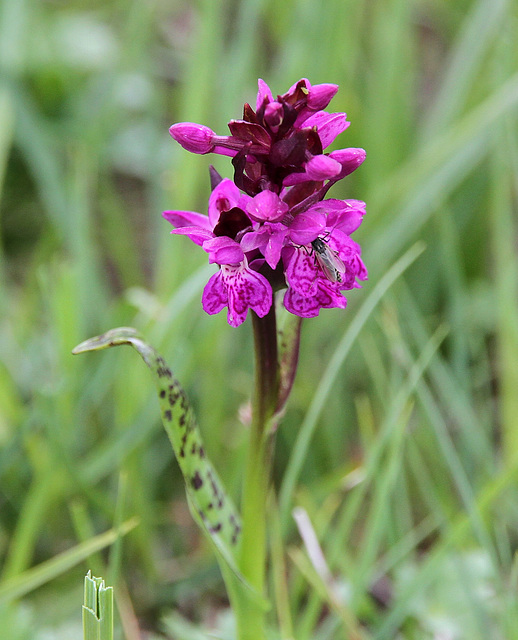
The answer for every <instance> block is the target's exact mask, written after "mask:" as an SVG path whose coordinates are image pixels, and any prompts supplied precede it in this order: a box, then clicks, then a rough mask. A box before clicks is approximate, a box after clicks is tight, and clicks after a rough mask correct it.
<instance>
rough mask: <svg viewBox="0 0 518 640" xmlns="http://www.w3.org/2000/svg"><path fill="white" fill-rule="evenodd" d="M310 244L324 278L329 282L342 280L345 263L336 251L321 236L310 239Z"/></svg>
mask: <svg viewBox="0 0 518 640" xmlns="http://www.w3.org/2000/svg"><path fill="white" fill-rule="evenodd" d="M311 246H312V247H313V251H314V252H315V258H316V259H317V262H318V266H319V267H320V268H321V269H322V271H323V272H324V275H325V276H326V278H327V279H328V280H330V281H331V282H342V276H343V274H344V273H345V265H344V263H343V262H342V261H341V260H340V258H339V257H338V254H337V253H336V251H332V250H331V249H330V248H329V247H328V246H327V244H326V243H325V242H324V240H322V238H316V239H315V240H312V242H311Z"/></svg>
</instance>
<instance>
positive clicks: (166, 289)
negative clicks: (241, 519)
mask: <svg viewBox="0 0 518 640" xmlns="http://www.w3.org/2000/svg"><path fill="white" fill-rule="evenodd" d="M517 28H518V14H517V8H516V3H515V2H512V0H462V1H461V2H446V1H444V0H443V1H438V2H429V1H426V0H418V1H417V2H406V1H405V0H380V1H379V2H367V1H366V0H365V1H364V0H345V1H344V0H328V2H326V3H317V2H306V1H303V0H289V1H287V2H284V3H281V2H273V1H271V0H260V1H257V0H241V1H232V2H230V1H229V0H222V1H221V2H214V1H213V0H199V1H198V2H195V3H193V2H184V1H182V0H178V1H177V2H175V3H171V2H167V1H166V0H154V1H153V2H133V1H129V2H118V1H116V0H107V1H105V2H99V1H98V0H88V1H87V2H77V1H72V2H67V3H59V2H41V0H17V1H16V2H13V1H8V0H6V1H4V2H1V3H0V231H1V244H0V487H1V489H0V559H1V571H2V573H1V575H0V593H1V594H2V596H5V597H6V599H8V600H9V602H8V603H5V604H3V605H1V606H0V629H8V630H9V631H10V637H12V638H20V639H22V638H31V640H32V639H35V640H38V639H39V638H44V637H48V636H49V634H50V635H52V637H55V638H59V637H78V636H77V632H76V629H77V624H78V621H79V616H78V613H77V611H78V602H80V598H81V594H80V588H79V586H80V585H81V584H82V579H83V576H84V574H85V572H86V570H88V569H89V568H90V567H92V569H93V570H94V572H95V573H96V574H97V575H105V576H107V577H108V579H109V580H110V583H111V584H114V585H115V588H116V593H120V594H121V598H117V609H118V611H119V614H118V615H119V618H118V619H117V614H116V628H119V629H122V628H123V625H122V624H121V619H122V622H124V623H125V624H126V626H125V627H124V629H125V630H124V632H121V633H124V634H126V637H128V638H130V637H131V635H130V634H131V628H132V626H131V624H133V623H134V622H136V621H137V620H139V619H140V620H142V621H143V622H142V626H143V627H147V628H149V627H152V628H153V629H154V630H155V631H156V632H157V633H158V631H159V630H160V629H163V630H164V632H165V633H168V634H169V636H170V637H196V636H195V633H194V632H193V631H192V629H193V627H194V628H196V629H197V633H198V635H199V636H200V637H204V636H206V635H207V633H208V632H209V631H211V632H216V633H218V634H219V635H220V636H221V637H229V638H232V637H233V635H232V621H231V620H229V617H228V615H227V614H226V613H227V612H226V602H225V601H224V600H222V598H221V596H222V594H223V587H222V583H221V578H220V574H219V572H218V570H217V568H216V566H215V563H214V560H213V556H212V552H211V548H210V545H208V544H206V542H205V541H204V539H203V537H201V536H199V535H198V532H197V528H196V526H195V525H194V524H193V523H192V521H191V519H190V517H189V514H188V513H187V507H186V503H185V494H184V490H183V480H182V475H181V472H180V470H179V468H178V466H177V464H176V462H174V460H173V457H172V453H171V449H170V446H169V443H168V441H167V436H166V435H165V434H164V433H163V429H162V427H161V426H160V423H159V412H158V410H157V405H156V398H155V397H154V394H153V393H152V392H151V391H150V384H149V380H148V377H147V372H146V371H145V370H143V368H142V367H141V366H139V363H135V359H134V357H133V356H132V354H127V353H125V352H124V350H116V351H115V352H114V353H111V352H110V353H107V354H104V355H103V357H102V358H100V357H98V356H95V355H91V354H89V355H85V356H83V357H82V358H73V357H72V356H71V354H70V350H71V349H72V347H73V346H74V345H75V344H77V343H79V342H81V341H82V340H84V339H85V338H87V337H88V336H90V335H96V334H98V333H102V332H104V331H106V330H107V329H109V328H110V327H113V326H121V325H133V326H136V327H138V329H139V331H141V332H142V333H143V334H144V335H146V337H147V338H148V339H149V341H150V342H151V343H152V344H153V345H155V346H156V348H157V349H158V351H159V352H160V353H163V355H164V357H165V358H166V360H167V361H168V362H169V363H170V364H171V365H172V366H173V367H174V370H175V374H176V375H177V377H178V378H179V379H180V380H181V381H182V385H183V387H184V388H185V391H186V394H187V395H188V397H189V398H190V400H191V402H192V403H193V405H194V409H195V411H196V414H197V417H198V419H199V423H200V425H201V429H202V436H203V440H204V443H205V448H206V451H207V453H208V455H209V456H210V458H211V460H212V461H213V463H214V466H215V468H216V469H218V471H219V473H220V475H221V478H222V482H224V484H225V486H226V487H227V489H228V493H229V494H230V495H231V496H232V497H233V498H234V499H235V500H236V501H237V499H238V497H239V494H240V490H241V485H242V473H243V465H244V456H245V445H246V440H247V428H246V427H245V426H243V424H241V423H240V420H239V419H238V415H241V416H246V414H247V410H246V409H247V403H248V400H249V396H250V389H251V383H252V380H251V378H252V370H253V363H252V362H251V335H250V333H251V332H250V327H249V326H247V325H244V326H243V327H241V328H239V329H237V330H233V329H230V328H229V327H228V326H227V324H226V321H225V317H224V315H222V314H220V315H219V316H213V317H208V316H206V315H204V314H203V312H202V310H201V305H200V302H199V300H200V297H201V291H202V289H203V285H204V282H206V280H207V277H208V275H209V274H211V273H212V272H213V269H212V267H210V266H207V265H206V263H205V258H204V256H203V255H202V252H199V251H195V249H194V247H193V246H192V245H191V244H190V243H189V242H188V241H187V240H186V239H183V238H179V237H171V236H170V235H169V233H168V232H169V226H168V224H167V223H166V222H165V221H163V220H162V219H161V217H160V212H161V211H162V209H166V208H178V209H182V208H185V209H190V210H198V211H203V210H204V209H205V208H206V202H207V196H208V191H209V182H208V174H207V167H208V165H209V163H210V162H214V164H215V166H216V168H217V169H218V170H219V171H220V172H221V173H222V174H223V175H226V176H230V175H231V171H230V164H229V163H228V161H227V159H224V158H212V157H211V158H210V159H209V158H207V157H205V156H192V155H191V154H188V153H187V152H184V151H183V150H182V149H181V148H179V147H178V146H177V145H175V144H174V143H173V142H172V141H171V140H170V139H169V136H168V134H167V126H168V125H170V124H172V123H173V122H175V121H181V120H190V121H197V122H202V123H204V124H207V125H209V126H211V127H212V128H213V129H215V130H217V131H220V132H224V131H225V123H226V122H227V120H228V119H230V118H231V117H238V116H239V110H240V109H241V107H242V103H243V102H244V101H245V100H248V101H251V102H253V101H254V97H255V91H256V84H255V83H256V79H257V77H258V76H260V77H263V78H264V79H265V80H266V81H267V82H268V83H269V84H270V86H271V87H272V89H273V91H274V92H283V91H285V90H286V88H287V87H288V86H290V85H291V84H292V83H293V82H295V81H296V80H297V79H298V78H300V77H303V76H304V77H307V78H309V79H310V81H312V82H314V83H318V82H336V83H338V84H340V91H339V93H338V95H337V97H336V99H335V101H333V103H332V104H333V108H335V109H336V110H337V111H338V110H344V111H346V112H347V113H348V116H349V119H350V121H351V127H350V129H348V130H347V132H346V133H345V134H344V135H343V136H341V139H340V140H339V141H338V142H339V143H340V144H342V143H343V146H363V147H365V148H366V150H367V161H366V162H365V164H364V165H363V166H362V167H361V168H360V169H359V170H358V171H357V172H355V174H353V175H352V176H351V177H350V178H348V179H347V180H346V181H344V185H343V186H339V187H338V186H337V187H336V192H333V193H332V195H333V196H335V197H356V198H361V199H363V200H365V201H366V202H367V205H368V207H367V211H368V214H367V217H366V219H365V222H364V225H363V226H362V228H361V230H359V232H358V233H359V234H360V240H361V243H362V246H363V247H364V259H365V262H366V264H367V266H368V268H369V276H370V280H369V282H367V283H365V286H364V288H363V290H357V291H354V292H351V295H350V296H349V305H348V309H347V310H346V311H344V312H339V311H325V312H322V313H321V317H319V318H318V319H314V320H312V321H310V322H305V323H304V326H303V330H302V340H301V354H300V363H299V372H298V376H297V379H296V381H295V385H294V389H293V393H292V396H291V399H290V403H289V405H288V407H287V410H286V412H285V416H284V419H283V421H282V423H281V426H280V428H279V431H278V434H277V450H276V459H275V468H274V473H275V483H276V486H277V489H278V490H279V491H280V495H279V499H280V504H279V509H278V511H277V507H276V506H275V502H274V501H272V508H271V518H272V524H271V534H270V536H271V541H270V544H271V546H272V550H273V552H274V555H275V557H276V558H277V559H279V561H283V562H284V563H285V566H286V571H285V572H282V571H280V570H278V569H277V570H276V571H274V572H273V573H272V575H271V580H272V583H273V585H274V588H272V589H271V593H272V594H276V595H275V598H274V600H273V602H274V608H273V609H272V611H271V612H269V618H270V623H271V626H272V629H274V628H277V627H279V628H280V629H281V634H282V635H278V634H277V632H275V631H273V630H272V632H271V637H272V638H276V637H282V638H283V639H287V638H289V637H290V636H292V637H293V638H296V639H297V640H305V639H310V638H311V639H312V640H313V639H315V640H325V639H333V640H334V639H335V638H337V639H338V638H343V637H344V635H345V631H344V629H345V628H347V625H349V628H351V626H350V622H351V619H352V621H353V622H352V628H353V629H355V628H358V625H359V626H360V627H361V630H362V633H363V634H365V636H366V638H369V639H370V638H372V639H373V640H374V639H376V640H382V639H389V638H393V637H396V636H397V635H398V634H399V637H401V638H404V639H405V640H412V639H414V638H415V639H416V640H417V639H418V640H422V639H425V640H426V638H433V637H437V636H438V635H439V634H440V633H442V634H443V635H445V636H449V637H452V638H455V639H457V638H459V639H464V638H468V637H469V638H470V640H477V639H479V638H480V640H485V639H486V638H512V637H514V635H515V634H516V628H517V624H518V601H517V598H516V592H517V591H516V579H517V575H518V574H517V565H516V562H515V559H514V550H515V548H516V541H517V539H518V535H517V529H518V510H517V507H516V490H517V485H518V456H517V453H516V452H517V433H518V430H517V427H518V419H517V415H518V408H517V404H516V403H517V394H516V387H517V378H516V376H517V371H518V367H517V366H516V363H517V362H518V329H517V327H518V281H517V275H516V274H517V273H518V259H517V256H516V246H517V235H518V223H517V220H516V215H515V211H516V201H517V185H516V175H518V140H517V131H518V127H517V112H518V75H517V74H518V43H517V39H516V37H515V34H516V31H517ZM416 242H424V243H425V245H426V249H425V251H424V252H423V253H422V254H420V255H419V256H416V255H415V254H414V257H415V259H414V261H413V262H411V263H410V261H408V262H407V263H406V264H407V265H408V266H407V267H406V269H404V273H402V275H400V276H399V277H397V278H396V277H394V278H393V279H390V278H389V280H387V276H388V274H390V273H392V274H394V273H395V272H394V271H393V269H396V271H397V267H396V265H398V264H399V265H400V266H401V264H402V263H401V260H403V261H404V260H405V259H404V258H402V256H405V255H406V256H407V258H408V256H412V251H413V250H412V247H413V246H414V245H415V244H416ZM417 246H420V245H417ZM409 251H410V253H407V252H409ZM402 271H403V270H402ZM398 273H399V272H398ZM381 283H383V284H381ZM385 285H386V286H385ZM374 301H376V304H374ZM445 327H446V329H445ZM446 331H447V333H446ZM288 336H289V327H288ZM353 338H354V339H353ZM121 352H122V353H121ZM288 382H289V381H286V383H288ZM245 422H246V420H245ZM121 478H124V481H123V482H122V481H121V480H120V479H121ZM114 505H116V507H114ZM295 506H298V507H302V508H303V509H304V510H305V512H306V513H307V517H308V520H309V522H310V523H311V528H312V530H313V531H314V533H315V536H316V539H317V540H318V545H319V547H320V549H321V550H322V553H323V556H324V557H325V560H326V564H327V567H328V569H329V572H330V574H331V576H332V582H326V581H325V575H323V574H322V575H321V574H319V573H318V566H314V563H313V562H312V558H313V557H314V556H313V555H312V550H311V549H308V548H307V545H306V544H305V542H303V538H302V537H301V536H300V534H299V531H297V528H296V526H295V522H294V520H293V518H292V516H291V511H292V509H293V507H295ZM132 517H137V518H138V520H139V525H138V526H137V527H135V528H134V529H132V530H131V531H130V532H129V533H128V534H127V535H126V536H124V537H123V538H120V539H119V538H118V536H117V533H115V532H116V530H118V529H120V527H121V525H122V523H124V522H125V521H128V520H129V519H130V518H132ZM106 531H110V532H111V533H110V536H111V537H109V540H108V539H104V538H102V540H103V544H102V545H101V546H98V545H97V542H99V540H100V539H101V536H103V535H107V534H103V532H106ZM116 539H117V540H118V541H117V542H116V544H115V545H114V544H113V543H114V541H115V540H116ZM304 540H306V538H304ZM88 545H90V546H88ZM78 550H79V551H80V553H77V554H76V555H73V560H74V561H73V562H68V561H67V562H65V563H61V561H62V560H63V557H65V559H66V558H67V556H63V555H62V554H66V553H72V554H74V553H75V552H77V551H78ZM68 559H70V558H68ZM47 563H50V564H47ZM49 567H50V569H51V570H50V569H49ZM41 568H43V569H44V575H43V579H40V578H41V575H40V574H38V573H37V572H38V570H40V569H41ZM35 571H36V573H30V572H35ZM106 571H108V573H106ZM34 576H36V578H38V579H37V580H36V579H35V578H34ZM38 576H40V577H38ZM112 576H113V577H114V578H115V580H112ZM20 585H22V586H23V585H25V586H23V588H22V587H20ZM333 598H334V600H333ZM56 602H59V606H56ZM276 609H277V610H276ZM171 611H175V613H174V614H172V613H170V612H171ZM344 611H346V612H347V613H346V618H344V615H343V614H344ZM348 615H350V616H351V618H347V616H348ZM162 616H165V618H164V619H165V620H166V622H164V625H165V626H164V627H161V619H162ZM128 621H131V624H129V623H128ZM278 621H279V622H278ZM344 624H345V627H344ZM74 625H76V626H74ZM128 629H129V630H128ZM205 629H206V630H207V633H205ZM182 634H183V636H182Z"/></svg>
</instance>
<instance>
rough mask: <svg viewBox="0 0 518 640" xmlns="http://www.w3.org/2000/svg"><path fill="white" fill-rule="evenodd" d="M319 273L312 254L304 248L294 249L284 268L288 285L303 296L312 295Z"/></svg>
mask: <svg viewBox="0 0 518 640" xmlns="http://www.w3.org/2000/svg"><path fill="white" fill-rule="evenodd" d="M319 275H320V274H319V272H318V271H317V268H316V265H315V258H314V256H312V255H311V253H310V252H309V251H307V250H305V249H296V250H295V251H294V252H293V255H292V257H291V260H290V261H289V263H288V266H287V268H286V269H285V276H286V282H287V283H288V285H289V287H290V288H292V289H294V290H295V291H298V292H299V293H300V294H301V295H303V296H307V295H313V294H314V292H315V290H316V282H317V278H318V277H319Z"/></svg>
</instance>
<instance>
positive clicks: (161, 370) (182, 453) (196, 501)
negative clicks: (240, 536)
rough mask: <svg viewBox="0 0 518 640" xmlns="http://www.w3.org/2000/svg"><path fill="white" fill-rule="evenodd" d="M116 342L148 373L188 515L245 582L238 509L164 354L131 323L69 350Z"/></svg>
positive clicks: (104, 347) (113, 344) (222, 560)
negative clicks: (131, 352)
mask: <svg viewBox="0 0 518 640" xmlns="http://www.w3.org/2000/svg"><path fill="white" fill-rule="evenodd" d="M122 344H129V345H131V346H132V347H133V348H134V349H136V351H137V352H138V353H139V354H140V356H141V357H142V359H143V360H144V362H145V363H146V364H147V366H148V367H149V369H150V370H151V373H152V374H153V378H154V381H155V384H156V387H157V395H158V399H159V402H160V409H161V414H162V422H163V424H164V427H165V430H166V432H167V435H168V436H169V440H170V441H171V445H172V447H173V451H174V453H175V456H176V459H177V461H178V465H179V467H180V469H181V471H182V474H183V477H184V480H185V486H186V491H187V498H188V501H189V506H190V507H191V513H192V514H193V517H194V519H195V520H196V522H197V523H198V524H199V525H200V526H201V527H202V528H203V530H204V531H205V532H206V533H207V535H208V536H209V537H210V539H211V541H212V542H213V544H214V547H215V549H216V552H217V554H218V558H219V560H220V561H221V562H222V563H223V564H222V566H225V567H226V568H230V569H231V571H232V572H233V573H234V574H235V575H236V576H237V578H238V579H239V581H240V582H242V583H245V582H246V581H245V580H244V578H243V576H242V575H241V574H240V572H239V570H238V569H237V550H236V529H235V526H234V525H233V524H232V523H233V522H234V520H233V519H235V521H236V522H239V521H240V517H239V514H238V512H237V510H236V508H235V507H234V504H233V502H232V500H231V499H230V498H229V497H228V496H227V494H226V491H225V489H224V487H223V484H222V482H221V479H220V478H219V476H218V474H217V472H216V470H215V469H214V467H213V466H212V463H211V462H210V460H209V459H208V457H207V455H206V453H205V448H204V446H203V441H202V438H201V434H200V431H199V429H198V426H197V424H196V420H195V417H194V413H193V411H192V409H191V406H190V404H189V401H188V400H187V396H186V395H185V393H184V391H183V389H182V387H181V385H180V383H179V382H178V381H177V380H176V379H175V378H174V377H173V374H172V372H171V370H170V369H169V367H168V366H167V363H166V362H165V360H164V359H163V358H162V357H161V356H159V355H158V354H157V353H156V351H155V350H154V349H153V348H152V347H151V346H150V345H148V344H147V343H146V342H144V340H143V339H142V338H141V337H140V336H139V334H138V333H137V332H136V331H135V329H131V328H126V327H123V328H120V329H113V330H112V331H108V332H107V333H105V334H103V335H101V336H98V337H96V338H92V339H90V340H86V341H85V342H83V343H81V344H80V345H78V346H77V347H76V348H75V349H74V351H73V353H84V352H87V351H97V350H100V349H106V348H107V347H110V346H118V345H122ZM215 505H216V506H217V509H216V508H214V506H215Z"/></svg>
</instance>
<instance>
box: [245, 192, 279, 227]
mask: <svg viewBox="0 0 518 640" xmlns="http://www.w3.org/2000/svg"><path fill="white" fill-rule="evenodd" d="M246 211H247V213H248V214H249V215H250V217H251V218H252V220H257V221H258V222H277V221H278V220H282V218H284V216H285V214H286V212H287V211H288V205H287V204H286V203H285V202H283V201H282V200H281V199H280V198H279V196H278V195H277V194H276V193H274V192H273V191H261V192H260V193H258V194H257V195H256V196H255V197H254V198H252V200H250V201H249V202H248V204H247V207H246Z"/></svg>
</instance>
